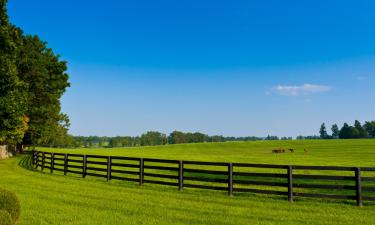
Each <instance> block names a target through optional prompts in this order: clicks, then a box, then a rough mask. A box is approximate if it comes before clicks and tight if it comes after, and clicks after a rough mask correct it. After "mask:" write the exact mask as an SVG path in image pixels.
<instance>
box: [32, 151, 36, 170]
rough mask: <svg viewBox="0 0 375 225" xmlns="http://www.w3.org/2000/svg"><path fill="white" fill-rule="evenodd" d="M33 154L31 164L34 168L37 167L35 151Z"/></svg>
mask: <svg viewBox="0 0 375 225" xmlns="http://www.w3.org/2000/svg"><path fill="white" fill-rule="evenodd" d="M31 153H32V161H31V164H32V166H33V167H35V150H32V151H31Z"/></svg>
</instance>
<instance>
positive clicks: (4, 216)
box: [0, 210, 12, 225]
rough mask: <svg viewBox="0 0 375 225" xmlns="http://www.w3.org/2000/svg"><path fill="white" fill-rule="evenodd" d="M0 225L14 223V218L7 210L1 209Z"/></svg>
mask: <svg viewBox="0 0 375 225" xmlns="http://www.w3.org/2000/svg"><path fill="white" fill-rule="evenodd" d="M0 225H12V218H11V217H10V215H9V213H8V212H7V211H5V210H0Z"/></svg>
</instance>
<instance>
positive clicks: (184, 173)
mask: <svg viewBox="0 0 375 225" xmlns="http://www.w3.org/2000/svg"><path fill="white" fill-rule="evenodd" d="M32 155H33V160H32V162H33V165H34V167H35V168H36V169H37V168H40V169H41V170H42V171H45V170H47V169H48V170H49V171H50V173H53V172H54V171H60V172H63V173H64V175H67V174H68V173H72V174H79V175H82V177H83V178H85V177H86V176H95V177H102V178H105V179H106V180H107V181H109V180H112V179H113V180H123V181H131V182H138V183H139V184H140V185H143V184H144V183H150V184H159V185H168V186H176V187H178V189H179V190H183V189H184V188H200V189H211V190H221V191H227V192H228V195H230V196H232V195H233V194H234V193H241V192H248V193H256V194H271V195H282V196H286V197H287V198H288V200H289V201H290V202H293V200H294V199H295V198H297V197H305V198H326V199H344V200H355V201H356V203H357V205H358V206H362V205H363V201H375V167H362V168H361V167H339V166H301V165H271V164H249V163H223V162H199V161H182V160H165V159H149V158H136V157H120V156H99V155H80V154H62V153H50V152H42V151H33V152H32ZM207 167H208V168H207ZM213 168H214V169H213ZM249 170H250V171H249ZM265 170H266V171H265ZM275 170H277V171H278V172H277V173H276V172H275ZM316 171H320V173H331V174H318V175H317V174H310V173H312V172H316ZM362 171H363V172H365V173H366V174H367V173H373V174H371V175H372V176H362V175H361V174H362ZM332 172H336V173H341V174H340V175H335V174H332ZM342 173H345V175H342ZM348 173H350V174H351V173H352V174H351V175H350V174H348ZM327 182H334V183H333V184H332V183H327ZM275 188H276V189H275ZM322 190H328V191H329V193H322ZM337 192H345V193H341V194H337ZM364 193H365V194H364Z"/></svg>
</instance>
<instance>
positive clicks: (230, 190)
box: [228, 163, 233, 196]
mask: <svg viewBox="0 0 375 225" xmlns="http://www.w3.org/2000/svg"><path fill="white" fill-rule="evenodd" d="M228 195H229V196H233V164H232V163H229V164H228Z"/></svg>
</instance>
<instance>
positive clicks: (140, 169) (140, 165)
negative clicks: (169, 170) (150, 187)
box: [139, 158, 145, 185]
mask: <svg viewBox="0 0 375 225" xmlns="http://www.w3.org/2000/svg"><path fill="white" fill-rule="evenodd" d="M144 164H145V162H144V161H143V158H140V159H139V185H143V177H144V175H143V173H144V168H143V167H144Z"/></svg>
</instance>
